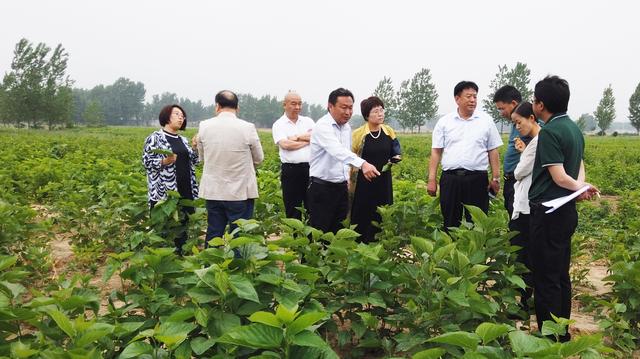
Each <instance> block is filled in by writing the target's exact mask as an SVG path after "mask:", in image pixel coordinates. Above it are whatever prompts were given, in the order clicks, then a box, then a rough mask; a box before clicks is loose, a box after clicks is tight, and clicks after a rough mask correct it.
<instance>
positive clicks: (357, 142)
mask: <svg viewBox="0 0 640 359" xmlns="http://www.w3.org/2000/svg"><path fill="white" fill-rule="evenodd" d="M380 128H382V131H383V132H384V133H385V134H387V136H389V137H391V139H392V140H395V139H396V131H394V130H393V128H391V126H389V125H385V124H384V123H383V124H382V125H380ZM370 133H371V131H370V130H369V125H368V124H367V123H365V124H364V125H362V126H360V127H358V128H357V129H355V130H354V131H353V133H352V134H351V151H353V153H355V154H356V155H358V157H362V147H364V139H365V138H366V137H367V135H368V134H370ZM356 172H357V171H356Z"/></svg>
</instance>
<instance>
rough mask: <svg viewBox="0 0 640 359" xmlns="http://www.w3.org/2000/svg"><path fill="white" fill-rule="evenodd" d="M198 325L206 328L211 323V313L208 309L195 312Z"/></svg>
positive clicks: (198, 309)
mask: <svg viewBox="0 0 640 359" xmlns="http://www.w3.org/2000/svg"><path fill="white" fill-rule="evenodd" d="M194 314H195V317H196V323H198V325H199V326H201V327H206V326H207V324H208V323H209V313H208V312H207V310H206V309H203V308H197V309H196V311H195V313H194Z"/></svg>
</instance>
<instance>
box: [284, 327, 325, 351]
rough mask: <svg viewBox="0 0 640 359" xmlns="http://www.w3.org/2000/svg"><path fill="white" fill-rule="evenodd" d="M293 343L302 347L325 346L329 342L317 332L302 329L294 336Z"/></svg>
mask: <svg viewBox="0 0 640 359" xmlns="http://www.w3.org/2000/svg"><path fill="white" fill-rule="evenodd" d="M292 343H293V344H295V345H299V346H302V347H314V348H324V347H327V346H328V344H327V343H326V342H325V341H324V340H323V339H322V338H320V336H318V335H317V334H315V333H312V332H310V331H308V330H305V331H302V332H301V333H298V334H296V336H295V337H293V340H292Z"/></svg>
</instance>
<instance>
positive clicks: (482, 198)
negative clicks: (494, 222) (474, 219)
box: [440, 170, 489, 230]
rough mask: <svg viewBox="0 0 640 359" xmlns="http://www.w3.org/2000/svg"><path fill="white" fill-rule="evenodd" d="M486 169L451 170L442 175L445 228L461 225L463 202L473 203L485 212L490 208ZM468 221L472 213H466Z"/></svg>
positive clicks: (441, 195) (441, 185) (442, 204)
mask: <svg viewBox="0 0 640 359" xmlns="http://www.w3.org/2000/svg"><path fill="white" fill-rule="evenodd" d="M488 185H489V180H488V179H487V172H486V171H467V170H451V171H444V172H443V173H442V176H441V177H440V210H441V211H442V217H444V228H445V230H446V229H447V228H449V227H459V226H460V222H461V220H462V211H463V204H468V205H473V206H476V207H479V208H480V209H482V210H483V211H484V212H485V213H486V212H487V211H488V210H489V194H488V192H487V186H488ZM466 219H467V221H469V222H470V221H471V215H470V214H469V213H466Z"/></svg>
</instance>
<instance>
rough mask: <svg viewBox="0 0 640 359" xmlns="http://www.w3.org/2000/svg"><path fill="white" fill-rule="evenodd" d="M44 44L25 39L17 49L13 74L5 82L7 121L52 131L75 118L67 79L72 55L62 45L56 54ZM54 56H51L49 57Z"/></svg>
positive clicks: (58, 47) (69, 84)
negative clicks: (45, 126) (42, 126)
mask: <svg viewBox="0 0 640 359" xmlns="http://www.w3.org/2000/svg"><path fill="white" fill-rule="evenodd" d="M50 52H51V48H49V47H48V46H47V45H45V44H44V43H39V44H37V45H35V46H34V45H33V44H32V43H31V42H29V41H28V40H27V39H21V40H20V41H19V42H18V43H17V44H16V46H15V49H14V58H13V61H12V62H11V71H9V72H7V73H6V74H5V76H4V79H3V81H2V86H1V87H2V89H3V91H2V92H3V95H2V96H1V97H2V105H3V117H4V119H5V121H6V120H7V119H11V120H12V122H13V123H15V124H16V125H17V126H20V125H21V124H22V123H25V122H26V124H27V126H28V127H40V126H41V125H42V123H43V121H45V122H46V123H47V125H48V126H49V129H51V128H53V127H54V126H56V125H59V124H63V123H65V122H66V121H67V120H68V119H69V116H70V114H71V109H72V97H71V87H70V86H71V84H72V81H71V80H69V78H68V77H67V76H66V74H65V73H66V70H67V59H68V57H69V56H68V54H67V53H66V52H65V50H64V48H63V47H62V45H58V46H57V47H56V48H55V49H54V50H53V52H51V54H50ZM49 54H50V55H49Z"/></svg>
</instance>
